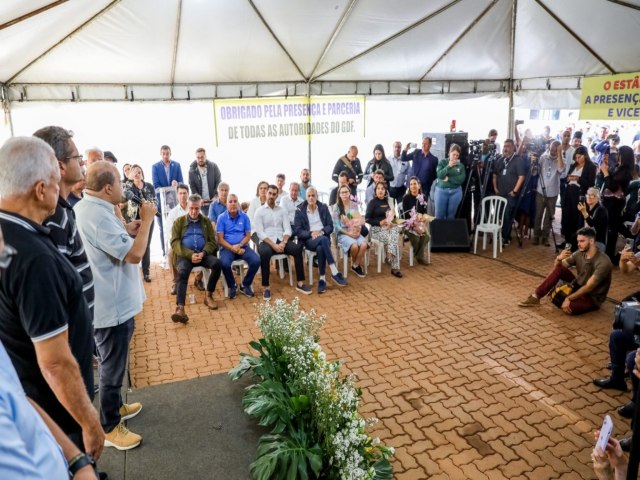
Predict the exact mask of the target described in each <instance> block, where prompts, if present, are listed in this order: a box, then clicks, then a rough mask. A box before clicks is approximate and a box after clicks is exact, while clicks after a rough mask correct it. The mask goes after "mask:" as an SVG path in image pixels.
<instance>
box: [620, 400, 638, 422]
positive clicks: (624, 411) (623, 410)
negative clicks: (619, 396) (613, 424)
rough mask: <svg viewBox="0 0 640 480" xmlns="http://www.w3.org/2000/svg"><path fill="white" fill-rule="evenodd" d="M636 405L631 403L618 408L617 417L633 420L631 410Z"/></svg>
mask: <svg viewBox="0 0 640 480" xmlns="http://www.w3.org/2000/svg"><path fill="white" fill-rule="evenodd" d="M635 406H636V404H635V403H633V402H629V403H625V404H624V405H622V406H621V407H620V408H618V415H620V416H621V417H624V418H633V409H634V408H635Z"/></svg>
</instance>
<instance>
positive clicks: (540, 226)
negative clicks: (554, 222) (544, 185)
mask: <svg viewBox="0 0 640 480" xmlns="http://www.w3.org/2000/svg"><path fill="white" fill-rule="evenodd" d="M557 201H558V196H557V195H556V196H555V197H545V196H544V195H542V194H541V193H538V192H536V220H535V222H534V224H533V237H534V238H538V239H539V238H540V237H542V239H543V240H544V239H548V238H549V232H550V231H551V219H552V218H553V214H554V213H555V211H556V202H557ZM543 214H544V222H543Z"/></svg>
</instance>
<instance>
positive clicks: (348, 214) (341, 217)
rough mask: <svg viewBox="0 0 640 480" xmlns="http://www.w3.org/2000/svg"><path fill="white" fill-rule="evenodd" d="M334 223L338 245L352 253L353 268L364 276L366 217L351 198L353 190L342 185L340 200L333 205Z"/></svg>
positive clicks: (359, 274)
mask: <svg viewBox="0 0 640 480" xmlns="http://www.w3.org/2000/svg"><path fill="white" fill-rule="evenodd" d="M333 225H334V227H335V231H336V233H337V235H338V245H339V248H342V251H343V252H344V253H345V254H349V255H351V270H353V272H354V273H355V274H356V275H358V276H359V277H360V278H364V277H365V274H364V269H363V268H362V265H364V256H365V253H366V252H367V240H366V239H365V238H364V237H363V236H362V227H363V226H364V219H363V218H362V215H360V212H359V210H358V205H357V204H356V202H354V201H352V200H351V190H350V189H349V187H348V186H346V185H342V186H341V187H340V189H339V190H338V201H337V202H336V204H335V205H334V206H333Z"/></svg>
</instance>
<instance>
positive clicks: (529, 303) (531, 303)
mask: <svg viewBox="0 0 640 480" xmlns="http://www.w3.org/2000/svg"><path fill="white" fill-rule="evenodd" d="M538 305H540V299H539V298H536V297H534V296H533V295H529V296H528V297H527V299H526V300H523V301H522V302H520V303H519V304H518V306H519V307H536V306H538Z"/></svg>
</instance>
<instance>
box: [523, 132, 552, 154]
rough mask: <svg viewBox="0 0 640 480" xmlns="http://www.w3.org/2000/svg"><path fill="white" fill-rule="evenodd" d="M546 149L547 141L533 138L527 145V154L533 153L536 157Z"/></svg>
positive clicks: (539, 137) (542, 138) (538, 137)
mask: <svg viewBox="0 0 640 480" xmlns="http://www.w3.org/2000/svg"><path fill="white" fill-rule="evenodd" d="M546 149H547V141H546V140H545V139H544V137H542V136H537V137H533V138H532V139H531V141H530V142H529V144H528V145H527V152H529V154H532V153H535V154H536V155H537V156H538V157H539V156H540V155H542V154H543V153H544V152H545V150H546Z"/></svg>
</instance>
